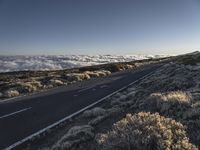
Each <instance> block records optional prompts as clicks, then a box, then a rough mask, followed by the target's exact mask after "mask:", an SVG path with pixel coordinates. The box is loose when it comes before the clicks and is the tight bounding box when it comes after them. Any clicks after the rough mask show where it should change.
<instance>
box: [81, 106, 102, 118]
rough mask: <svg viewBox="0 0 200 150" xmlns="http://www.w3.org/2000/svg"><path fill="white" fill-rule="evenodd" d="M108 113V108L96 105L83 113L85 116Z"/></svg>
mask: <svg viewBox="0 0 200 150" xmlns="http://www.w3.org/2000/svg"><path fill="white" fill-rule="evenodd" d="M105 114H106V110H105V109H103V108H100V107H95V108H93V109H90V110H86V111H85V112H84V113H83V117H98V116H103V115H105Z"/></svg>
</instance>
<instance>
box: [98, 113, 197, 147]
mask: <svg viewBox="0 0 200 150" xmlns="http://www.w3.org/2000/svg"><path fill="white" fill-rule="evenodd" d="M97 142H98V143H99V145H100V149H104V150H114V149H115V150H124V149H126V150H133V149H137V150H145V149H147V150H150V149H154V150H170V149H172V150H182V149H187V150H195V149H197V147H196V146H195V145H193V144H191V143H190V142H189V139H188V138H187V136H186V132H185V127H184V126H183V125H182V124H181V123H179V122H176V121H175V120H173V119H170V118H165V117H163V116H160V115H159V114H158V113H154V114H151V113H145V112H140V113H138V114H135V115H131V114H127V115H126V117H125V118H123V119H122V120H120V121H118V122H117V123H115V124H114V125H113V128H112V130H111V131H109V132H107V133H106V134H100V135H98V136H97Z"/></svg>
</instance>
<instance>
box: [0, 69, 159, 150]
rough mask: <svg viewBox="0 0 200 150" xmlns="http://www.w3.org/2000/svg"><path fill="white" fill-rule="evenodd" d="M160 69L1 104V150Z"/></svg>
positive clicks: (120, 74)
mask: <svg viewBox="0 0 200 150" xmlns="http://www.w3.org/2000/svg"><path fill="white" fill-rule="evenodd" d="M158 67H159V65H149V66H146V67H144V68H143V69H138V70H128V71H122V72H118V73H113V74H112V75H110V76H108V77H103V78H95V79H91V80H88V81H82V82H77V83H75V84H73V85H69V86H66V87H59V88H56V89H51V90H48V91H46V92H41V93H38V94H33V95H31V96H25V97H19V98H15V99H13V100H9V101H6V102H0V149H3V148H5V147H8V146H10V145H12V144H13V143H15V142H17V141H19V140H22V139H23V138H25V137H27V136H29V135H31V134H33V133H35V132H37V131H39V130H41V129H43V128H45V127H47V126H49V125H51V124H53V123H55V122H57V121H59V120H61V119H63V118H64V117H66V116H68V115H70V114H72V113H74V112H76V111H78V110H80V109H82V108H84V107H86V106H88V105H90V104H91V103H94V102H95V101H98V100H99V99H101V98H103V97H105V96H107V95H109V94H111V93H112V92H114V91H116V90H118V89H120V88H122V87H124V86H126V85H128V84H130V83H131V82H134V81H136V80H137V79H139V78H141V77H143V76H144V75H146V74H148V73H150V72H152V71H154V70H155V69H157V68H158Z"/></svg>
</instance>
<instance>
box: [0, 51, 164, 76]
mask: <svg viewBox="0 0 200 150" xmlns="http://www.w3.org/2000/svg"><path fill="white" fill-rule="evenodd" d="M166 56H167V55H36V56H28V55H24V56H23V55H17V56H0V72H10V71H25V70H60V69H69V68H74V67H81V66H90V65H98V64H105V63H113V62H128V61H133V60H141V59H149V58H161V57H166Z"/></svg>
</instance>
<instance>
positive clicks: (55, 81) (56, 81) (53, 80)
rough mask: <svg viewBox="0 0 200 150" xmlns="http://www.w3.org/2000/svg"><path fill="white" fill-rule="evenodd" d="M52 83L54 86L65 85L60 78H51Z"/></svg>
mask: <svg viewBox="0 0 200 150" xmlns="http://www.w3.org/2000/svg"><path fill="white" fill-rule="evenodd" d="M50 83H51V84H52V85H53V86H61V85H64V83H63V81H61V80H58V79H51V80H50Z"/></svg>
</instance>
